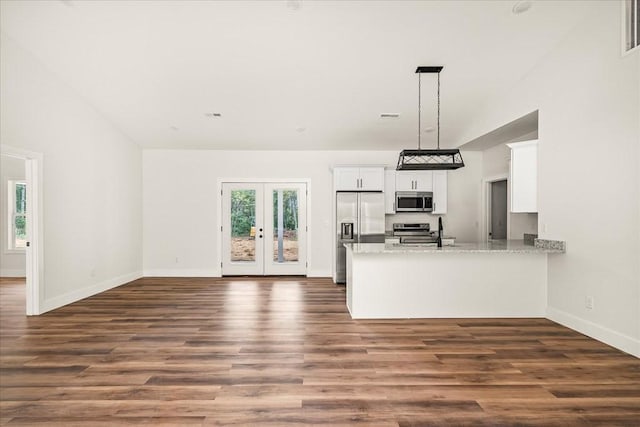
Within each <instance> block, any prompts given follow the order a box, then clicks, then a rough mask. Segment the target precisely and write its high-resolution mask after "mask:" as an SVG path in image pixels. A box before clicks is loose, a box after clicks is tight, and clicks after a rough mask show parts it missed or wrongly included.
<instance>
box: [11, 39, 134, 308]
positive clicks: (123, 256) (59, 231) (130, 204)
mask: <svg viewBox="0 0 640 427" xmlns="http://www.w3.org/2000/svg"><path fill="white" fill-rule="evenodd" d="M0 50H1V58H0V65H1V67H2V68H1V70H0V71H1V86H0V92H1V93H2V97H1V104H0V112H1V116H0V120H1V122H2V127H1V132H0V141H1V142H2V144H4V145H7V146H11V147H16V148H19V149H24V150H29V151H34V152H39V153H43V156H44V162H43V169H44V189H43V191H44V206H43V209H42V214H43V215H44V284H43V285H42V286H43V289H42V290H41V294H40V295H41V298H42V301H41V307H42V308H43V309H44V310H48V309H52V308H55V307H58V306H60V305H64V304H66V303H69V302H71V301H75V300H77V299H81V298H84V297H86V296H88V295H92V294H94V293H97V292H100V291H102V290H104V289H108V288H110V287H113V286H117V285H120V284H122V283H124V282H126V281H129V280H132V279H134V278H137V277H139V276H140V275H141V272H142V256H141V255H142V224H141V220H142V215H141V210H142V209H141V206H142V205H141V199H142V176H141V150H140V149H139V147H138V146H137V145H135V144H133V143H132V142H131V141H130V140H129V139H128V138H127V137H126V136H124V135H122V134H121V133H119V132H118V131H117V130H116V129H115V128H114V127H113V126H112V125H111V124H110V123H109V122H108V121H107V120H105V119H104V118H103V117H102V116H101V115H100V114H99V113H98V112H97V111H96V110H95V109H93V108H92V106H91V105H89V104H87V103H86V102H85V101H84V100H83V99H81V98H80V97H79V96H78V95H77V94H76V93H75V92H73V91H72V90H71V89H70V88H69V87H68V86H66V85H65V84H63V83H62V82H61V80H59V79H58V77H57V76H56V75H54V74H52V73H51V72H50V71H49V70H47V69H46V68H44V66H43V65H42V64H41V63H40V62H38V60H37V59H35V58H34V57H33V56H32V55H31V54H30V53H28V52H27V51H25V50H24V49H22V48H21V47H19V46H18V45H16V44H15V43H14V42H13V41H12V40H10V39H9V38H7V37H6V36H4V34H3V35H2V39H1V49H0Z"/></svg>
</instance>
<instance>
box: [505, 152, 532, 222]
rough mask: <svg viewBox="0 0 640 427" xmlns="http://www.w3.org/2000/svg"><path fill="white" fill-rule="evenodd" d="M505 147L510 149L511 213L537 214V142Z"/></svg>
mask: <svg viewBox="0 0 640 427" xmlns="http://www.w3.org/2000/svg"><path fill="white" fill-rule="evenodd" d="M507 146H508V147H509V148H511V165H510V175H511V212H538V141H523V142H514V143H512V144H507Z"/></svg>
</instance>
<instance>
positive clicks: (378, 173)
mask: <svg viewBox="0 0 640 427" xmlns="http://www.w3.org/2000/svg"><path fill="white" fill-rule="evenodd" d="M360 190H361V191H384V168H379V167H371V168H366V167H365V168H360Z"/></svg>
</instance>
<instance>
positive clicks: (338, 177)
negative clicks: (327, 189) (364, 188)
mask: <svg viewBox="0 0 640 427" xmlns="http://www.w3.org/2000/svg"><path fill="white" fill-rule="evenodd" d="M359 184H360V168H334V169H333V185H334V187H335V190H336V191H358V190H360V187H359Z"/></svg>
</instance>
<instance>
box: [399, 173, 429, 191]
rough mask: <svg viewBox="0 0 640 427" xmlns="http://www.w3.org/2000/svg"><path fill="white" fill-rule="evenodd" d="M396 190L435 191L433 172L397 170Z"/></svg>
mask: <svg viewBox="0 0 640 427" xmlns="http://www.w3.org/2000/svg"><path fill="white" fill-rule="evenodd" d="M396 191H433V172H432V171H397V172H396Z"/></svg>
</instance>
